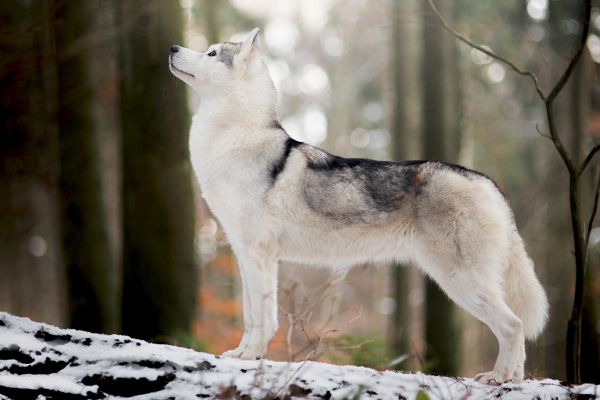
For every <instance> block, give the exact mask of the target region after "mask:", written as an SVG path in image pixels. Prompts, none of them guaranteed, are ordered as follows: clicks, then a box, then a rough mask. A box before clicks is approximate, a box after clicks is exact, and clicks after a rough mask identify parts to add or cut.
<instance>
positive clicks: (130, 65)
mask: <svg viewBox="0 0 600 400" xmlns="http://www.w3.org/2000/svg"><path fill="white" fill-rule="evenodd" d="M436 3H438V4H437V6H438V8H439V9H440V11H441V12H442V14H444V16H445V18H446V20H447V21H448V22H449V23H450V24H451V25H452V26H453V27H454V28H455V29H456V30H457V31H459V32H460V33H461V34H463V35H465V36H467V37H469V38H470V39H471V40H473V41H474V42H475V43H477V44H483V45H485V46H486V47H488V48H490V49H493V51H494V52H495V53H496V54H500V55H502V56H503V57H505V58H507V59H509V60H511V61H513V62H514V63H515V64H516V65H518V66H520V67H522V68H524V69H527V70H531V71H534V72H535V73H536V74H537V76H538V77H539V78H540V85H541V87H542V88H543V89H544V90H545V91H546V92H547V91H549V90H550V89H551V87H552V86H553V85H554V83H555V82H556V80H557V79H558V77H559V75H560V74H561V73H562V71H563V70H564V69H565V67H566V65H567V64H568V62H569V60H570V57H572V54H573V53H574V51H575V49H576V48H577V44H578V41H579V40H580V35H581V32H582V22H581V15H582V4H581V1H579V0H506V1H502V2H495V1H492V0H438V1H437V2H436ZM256 26H258V27H260V28H261V33H260V36H259V40H260V47H261V54H262V56H263V58H264V59H265V61H266V62H267V65H268V67H269V70H270V72H271V76H272V78H273V81H274V83H275V86H276V87H277V90H278V93H279V96H280V101H281V108H280V115H281V123H282V125H283V127H284V128H285V129H286V130H287V132H288V133H289V134H290V135H291V136H292V137H294V138H295V139H298V140H301V141H306V142H308V143H311V144H314V145H317V146H319V147H322V148H324V149H325V150H327V151H329V152H331V153H333V154H337V155H341V156H346V157H368V158H375V159H380V160H401V159H439V160H445V161H448V162H453V163H458V164H461V165H463V166H465V167H468V168H473V169H476V170H479V171H481V172H483V173H485V174H487V175H489V176H490V177H492V178H493V179H494V180H495V181H496V182H497V183H498V185H499V187H500V188H501V189H502V190H503V192H504V193H505V194H506V197H507V198H508V199H509V201H510V203H511V206H512V208H513V210H514V213H515V219H516V222H517V226H518V228H519V231H520V233H521V235H522V236H523V238H524V240H525V242H526V245H527V250H528V252H529V255H530V256H531V258H532V259H533V261H534V264H535V269H536V273H537V275H538V277H539V278H540V280H541V281H542V284H543V285H544V287H545V288H546V290H547V293H548V297H549V301H550V306H551V309H550V321H549V323H548V326H547V328H546V330H545V331H544V333H543V334H542V336H540V338H538V340H537V341H536V342H535V343H529V344H528V345H527V346H528V360H527V363H526V376H527V377H536V378H540V377H552V378H557V379H561V380H564V379H565V378H566V373H565V340H566V329H567V321H568V319H569V316H570V313H571V307H572V304H573V291H574V281H575V269H574V257H573V255H572V251H573V241H572V230H571V223H570V215H569V204H568V190H569V185H568V174H567V171H566V169H565V168H564V165H563V163H562V160H561V159H560V158H559V156H558V154H557V152H556V149H555V148H554V146H553V145H552V143H551V142H550V141H549V140H547V139H546V138H544V137H542V136H541V135H540V134H539V133H538V132H537V130H536V126H538V127H539V129H540V130H541V131H542V132H546V131H547V122H546V118H545V111H544V108H543V103H542V102H541V100H540V99H539V97H538V96H537V94H536V91H535V87H534V86H533V85H532V84H531V82H530V81H529V80H528V79H526V78H524V77H522V76H519V75H517V74H515V73H513V72H512V71H511V70H510V69H509V68H507V67H505V66H504V65H501V64H499V63H498V62H496V61H494V60H492V58H491V57H489V56H487V55H486V54H484V53H482V52H480V51H477V50H474V49H472V48H470V47H469V46H467V45H465V44H463V43H459V42H458V41H457V40H456V39H455V38H454V37H452V36H451V35H450V34H448V33H447V32H445V31H444V30H443V29H441V28H440V27H439V25H438V23H437V20H436V19H435V17H434V16H433V15H432V13H431V10H430V8H429V4H428V2H427V0H284V1H282V0H230V1H218V0H148V1H144V2H138V1H134V0H122V1H116V0H89V1H87V0H86V1H84V0H3V1H2V2H1V3H0V54H2V56H1V57H0V100H1V102H2V108H1V109H0V310H2V311H8V312H10V313H13V314H16V315H21V316H26V317H30V318H32V319H34V320H37V321H43V322H48V323H52V324H55V325H57V326H59V327H72V328H76V329H84V330H87V331H91V332H105V333H123V334H127V335H130V336H134V337H137V338H141V339H146V340H152V341H156V342H163V343H171V344H177V345H181V346H188V347H192V348H196V349H198V350H203V351H208V352H212V353H221V352H223V351H225V350H228V349H231V348H234V347H236V346H237V344H238V341H239V339H240V338H241V335H242V329H243V326H242V324H243V322H242V317H241V315H242V309H241V284H240V279H239V275H238V272H237V265H236V260H235V258H234V257H233V254H232V252H231V250H230V248H229V246H228V244H227V241H226V237H225V234H224V232H223V231H222V230H221V228H220V227H219V225H218V221H216V220H215V218H214V217H213V216H211V214H210V211H209V210H208V209H207V207H206V205H205V203H204V201H203V199H202V197H201V193H200V189H199V187H198V186H197V183H196V180H195V178H194V176H193V173H192V171H191V168H190V163H189V154H188V149H187V140H188V130H189V125H190V117H191V115H192V114H193V113H194V112H195V110H196V108H197V107H198V104H199V101H200V99H199V98H198V97H197V96H196V95H195V94H194V93H192V92H191V91H190V90H188V88H187V87H186V85H185V84H184V83H182V82H181V81H179V80H178V79H176V78H175V77H173V76H172V75H171V74H170V72H169V69H168V63H167V59H168V54H169V48H170V46H171V45H173V44H179V45H182V46H185V47H189V48H191V49H193V50H196V51H204V50H206V48H207V47H208V45H209V44H211V43H216V42H220V41H233V42H235V41H241V40H243V38H244V37H245V34H246V33H247V32H249V31H250V30H251V29H252V28H254V27H256ZM598 63H600V9H597V8H594V9H593V10H592V26H591V35H590V37H589V39H588V42H587V48H586V51H585V54H584V56H583V58H582V60H581V62H580V63H579V65H578V67H577V69H576V70H575V72H574V75H573V76H572V78H571V80H570V81H569V83H568V85H567V87H566V88H565V90H563V92H562V93H561V95H560V96H559V98H558V99H557V103H556V106H555V112H556V117H557V120H558V125H559V127H560V132H561V134H562V139H563V141H564V142H565V143H566V145H567V146H568V148H569V149H570V151H571V152H572V154H574V157H575V158H578V160H579V161H581V158H582V157H584V155H585V154H586V153H587V151H589V149H591V148H592V147H593V146H594V144H596V143H598V142H600V83H599V82H598V77H599V76H600V69H599V68H598ZM597 174H598V163H594V164H593V165H592V167H591V168H589V169H588V170H587V171H586V173H585V175H584V176H583V178H582V179H583V181H582V184H581V193H582V199H583V202H582V207H583V213H584V216H585V218H586V219H587V216H588V215H589V212H590V209H591V205H592V201H593V192H594V184H595V180H596V176H597ZM599 266H600V229H599V228H596V229H594V230H592V233H591V240H590V258H589V265H588V275H587V281H586V291H587V292H586V297H585V307H584V317H583V331H584V333H583V348H582V357H583V365H582V375H583V380H584V381H586V382H595V383H600V353H599V350H598V339H599V335H600V322H599V320H598V310H600V274H599V273H598V267H599ZM279 282H280V285H279V304H280V314H279V316H280V321H281V327H280V329H279V331H278V332H277V334H276V336H275V338H274V340H273V341H272V342H271V345H270V347H269V351H268V353H267V355H266V357H267V358H270V359H275V360H304V359H305V358H307V357H308V358H310V359H313V360H319V361H324V362H332V363H352V364H357V365H365V366H369V367H374V368H380V369H388V368H396V369H404V370H416V369H420V370H426V371H430V372H431V371H437V372H440V373H443V374H452V375H463V376H473V375H474V374H475V373H477V372H481V371H487V370H491V369H492V368H493V363H494V361H495V359H496V355H497V349H498V344H497V342H496V339H495V337H494V336H493V335H492V333H491V332H490V331H489V329H488V328H487V326H485V325H484V324H482V323H480V322H479V321H477V320H475V319H474V318H473V317H471V316H470V315H468V314H466V313H465V312H463V311H462V310H460V309H458V308H457V307H455V306H454V305H453V304H451V303H450V302H449V301H448V300H447V299H446V297H445V296H444V295H443V293H441V291H440V290H439V289H438V288H437V286H436V285H435V284H433V283H431V282H430V281H429V280H428V279H427V278H425V277H423V276H421V274H420V273H419V272H418V271H416V269H415V268H413V267H411V266H400V267H398V266H395V265H372V264H369V265H360V266H356V267H354V268H352V269H350V268H338V269H336V270H328V269H312V268H307V267H301V266H295V265H282V266H281V268H280V278H279Z"/></svg>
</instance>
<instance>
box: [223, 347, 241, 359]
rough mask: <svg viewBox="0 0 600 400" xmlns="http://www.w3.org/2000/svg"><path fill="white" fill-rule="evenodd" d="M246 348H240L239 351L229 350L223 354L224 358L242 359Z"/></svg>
mask: <svg viewBox="0 0 600 400" xmlns="http://www.w3.org/2000/svg"><path fill="white" fill-rule="evenodd" d="M244 350H246V348H245V347H238V348H237V349H233V350H227V351H226V352H225V353H223V354H222V356H223V357H233V358H242V354H244Z"/></svg>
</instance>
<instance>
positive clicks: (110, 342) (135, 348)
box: [0, 313, 598, 400]
mask: <svg viewBox="0 0 600 400" xmlns="http://www.w3.org/2000/svg"><path fill="white" fill-rule="evenodd" d="M597 390H598V387H597V386H594V385H583V386H579V387H567V386H563V385H561V384H560V383H559V382H558V381H554V380H549V379H547V380H543V381H526V382H523V383H520V384H515V383H507V384H504V385H502V386H500V387H492V386H486V385H481V384H479V383H476V382H474V381H473V380H472V379H463V378H450V377H442V376H430V375H426V374H422V373H413V374H410V373H398V372H393V371H376V370H372V369H368V368H361V367H354V366H338V365H329V364H324V363H318V362H295V363H285V362H273V361H268V360H259V361H243V360H238V359H232V358H224V357H219V356H214V355H212V354H206V353H199V352H195V351H193V350H189V349H185V348H180V347H174V346H166V345H158V344H151V343H146V342H143V341H141V340H136V339H131V338H129V337H126V336H119V335H97V334H91V333H86V332H81V331H75V330H67V329H59V328H56V327H53V326H50V325H46V324H41V323H37V322H32V321H30V320H29V319H27V318H20V317H15V316H12V315H10V314H6V313H0V399H4V398H9V399H121V398H135V399H199V398H210V399H243V400H249V399H265V398H268V399H274V398H287V399H289V398H306V399H318V400H322V399H342V398H357V397H356V396H357V395H358V397H359V398H363V399H400V400H407V399H408V400H414V399H415V398H416V395H417V393H418V392H420V391H424V392H426V393H427V394H428V395H429V398H431V399H448V400H449V399H490V398H500V397H501V398H504V399H528V400H531V399H538V398H539V399H548V400H554V399H572V398H574V397H579V398H580V399H583V398H585V399H593V398H596V392H597Z"/></svg>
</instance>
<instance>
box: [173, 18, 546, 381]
mask: <svg viewBox="0 0 600 400" xmlns="http://www.w3.org/2000/svg"><path fill="white" fill-rule="evenodd" d="M258 31H259V30H258V28H256V29H254V30H253V31H252V32H251V33H250V34H249V36H248V37H247V38H246V40H245V41H244V42H243V43H219V44H214V45H211V46H210V47H209V48H208V50H207V51H206V52H204V53H198V52H195V51H192V50H190V49H186V48H184V47H180V46H173V47H171V53H170V55H169V67H170V70H171V72H172V73H173V74H174V75H175V76H176V77H178V78H179V79H181V80H182V81H184V82H185V83H187V84H188V85H190V86H191V87H192V88H193V89H194V90H195V91H196V92H197V93H198V94H199V95H200V98H201V104H200V107H199V108H198V111H197V112H196V114H195V115H194V117H193V118H192V127H191V133H190V153H191V159H192V165H193V168H194V171H195V173H196V176H197V179H198V181H199V183H200V187H201V189H202V195H203V196H204V198H205V199H206V202H207V204H208V205H209V207H210V209H211V211H212V212H213V213H214V215H215V216H216V217H217V218H218V219H219V221H220V223H221V224H222V226H223V228H224V229H225V232H226V233H227V236H228V238H229V241H230V243H231V246H232V248H233V250H234V252H235V254H236V257H237V259H238V263H239V267H240V274H241V278H242V286H243V313H244V334H243V337H242V340H241V342H240V345H239V347H238V348H237V349H235V350H230V351H227V352H225V353H224V354H223V355H224V356H231V357H239V358H243V359H256V358H260V357H262V355H263V354H264V353H265V351H266V350H267V345H268V343H269V341H270V339H271V338H272V337H273V335H274V334H275V332H276V331H277V328H278V323H277V269H278V262H279V260H285V261H292V262H299V263H302V264H312V265H333V266H336V265H340V264H358V263H364V262H366V261H392V260H396V261H413V262H414V263H415V264H416V265H418V266H419V267H420V268H421V269H422V270H423V271H424V272H425V273H426V274H428V275H429V276H430V277H431V278H433V279H434V280H435V281H436V282H437V283H438V284H439V285H440V287H441V288H442V289H443V290H444V292H445V293H446V294H447V295H448V296H449V297H450V298H451V299H452V300H454V301H455V302H456V303H457V304H458V305H459V306H461V307H462V308H464V309H465V310H467V311H468V312H470V313H471V314H473V315H474V316H475V317H477V318H478V319H479V320H481V321H483V322H484V323H486V324H487V325H488V326H489V327H490V329H491V330H492V332H493V333H494V334H495V335H496V337H497V338H498V342H499V343H500V351H499V355H498V359H497V361H496V365H495V366H494V370H493V371H491V372H487V373H482V374H479V375H477V376H476V379H477V380H479V381H481V382H484V383H490V384H500V383H503V382H505V381H507V380H511V379H512V380H513V381H517V382H519V381H521V380H522V379H523V374H524V368H523V365H524V361H525V341H524V339H525V338H526V337H527V338H530V339H533V338H535V337H536V336H537V335H538V334H539V333H540V332H541V331H542V329H543V328H544V325H545V322H546V319H547V314H548V302H547V299H546V293H545V291H544V289H543V288H542V286H541V285H540V282H539V281H538V279H537V277H536V275H535V273H534V270H533V265H532V263H531V261H530V259H529V258H528V256H527V253H526V252H525V247H524V245H523V240H522V239H521V237H520V236H519V234H518V232H517V229H516V226H515V221H514V218H513V214H512V211H511V209H510V207H509V205H508V202H507V200H506V199H505V198H504V196H503V194H502V193H501V192H500V190H499V189H498V187H497V186H496V185H495V183H494V182H493V181H492V180H491V179H490V178H488V177H487V176H485V175H483V174H481V173H478V172H475V171H471V170H469V169H466V168H463V167H460V166H457V165H452V164H446V163H443V162H440V161H403V162H386V161H374V160H366V159H355V158H342V157H338V156H334V155H331V154H329V153H327V152H325V151H323V150H321V149H319V148H316V147H313V146H311V145H308V144H306V143H302V142H298V141H296V140H294V139H292V138H291V137H289V136H288V135H287V133H286V131H285V130H284V129H283V127H282V126H281V124H280V123H279V116H278V107H279V106H278V99H277V92H276V90H275V87H274V85H273V81H272V80H271V77H270V75H269V71H268V69H267V66H266V65H265V63H264V62H263V61H262V60H261V58H260V55H259V52H258V45H257V35H258Z"/></svg>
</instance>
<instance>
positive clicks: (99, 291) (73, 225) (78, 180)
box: [55, 0, 117, 333]
mask: <svg viewBox="0 0 600 400" xmlns="http://www.w3.org/2000/svg"><path fill="white" fill-rule="evenodd" d="M58 2H60V0H58V1H57V3H58ZM92 6H93V3H92V2H89V1H68V2H66V3H65V4H64V5H62V6H61V7H60V9H59V10H58V11H57V13H56V21H55V22H56V28H55V39H56V46H57V49H58V52H59V55H60V52H61V51H62V50H64V49H66V48H67V47H68V46H69V45H70V44H72V43H73V42H75V41H76V40H77V39H80V38H82V37H84V36H86V35H89V34H90V33H91V32H92V27H93V18H94V17H95V16H94V10H93V7H92ZM57 70H58V96H59V112H58V122H59V125H60V157H61V161H62V162H61V173H60V189H61V211H62V216H61V228H62V243H63V254H64V259H65V265H66V267H67V271H68V278H69V297H70V304H69V306H70V313H71V326H72V327H73V328H76V329H83V330H86V331H90V332H98V333H100V332H106V333H112V332H116V330H117V319H116V316H117V301H116V300H117V295H116V288H115V287H114V285H113V284H112V283H113V282H112V276H113V269H114V268H115V266H114V262H113V258H112V255H111V250H112V249H111V246H110V242H109V236H108V228H107V222H106V219H105V213H104V205H103V198H102V194H103V193H102V184H101V172H100V159H99V149H98V145H97V140H96V137H95V132H94V121H93V118H92V109H91V103H92V100H93V84H92V80H91V76H90V65H89V56H88V54H86V53H85V52H81V53H77V54H75V55H72V56H68V57H59V58H58V61H57Z"/></svg>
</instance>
